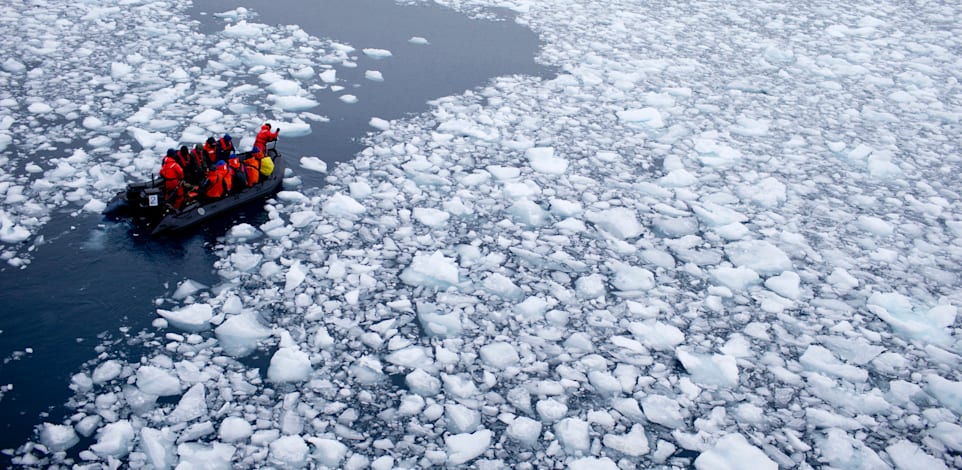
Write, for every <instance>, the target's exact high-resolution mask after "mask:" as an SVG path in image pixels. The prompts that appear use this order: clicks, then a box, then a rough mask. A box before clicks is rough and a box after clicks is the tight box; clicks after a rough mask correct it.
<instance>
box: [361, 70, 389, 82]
mask: <svg viewBox="0 0 962 470" xmlns="http://www.w3.org/2000/svg"><path fill="white" fill-rule="evenodd" d="M364 78H366V79H368V80H370V81H372V82H383V81H384V75H381V72H378V71H377V70H368V71H365V72H364Z"/></svg>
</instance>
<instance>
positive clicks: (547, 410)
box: [535, 398, 568, 423]
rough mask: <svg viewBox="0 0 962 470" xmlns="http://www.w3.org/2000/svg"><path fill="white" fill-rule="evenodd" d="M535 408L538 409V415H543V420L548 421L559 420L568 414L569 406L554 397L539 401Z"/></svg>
mask: <svg viewBox="0 0 962 470" xmlns="http://www.w3.org/2000/svg"><path fill="white" fill-rule="evenodd" d="M535 409H536V410H537V411H538V416H539V417H541V420H542V421H545V422H547V423H553V422H555V421H558V420H559V419H561V418H564V416H565V415H566V414H568V407H567V406H566V405H565V404H564V403H561V402H559V401H557V400H555V399H553V398H549V399H547V400H540V401H538V403H537V404H536V405H535Z"/></svg>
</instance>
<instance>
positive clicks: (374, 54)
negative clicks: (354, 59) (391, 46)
mask: <svg viewBox="0 0 962 470" xmlns="http://www.w3.org/2000/svg"><path fill="white" fill-rule="evenodd" d="M361 52H363V53H364V55H366V56H368V57H370V58H372V59H374V60H379V59H384V58H387V57H391V51H389V50H387V49H375V48H366V49H361Z"/></svg>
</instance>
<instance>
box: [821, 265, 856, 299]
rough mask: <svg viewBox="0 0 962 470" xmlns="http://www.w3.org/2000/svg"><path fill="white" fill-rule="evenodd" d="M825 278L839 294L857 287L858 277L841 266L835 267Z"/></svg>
mask: <svg viewBox="0 0 962 470" xmlns="http://www.w3.org/2000/svg"><path fill="white" fill-rule="evenodd" d="M826 280H827V281H828V282H829V283H831V284H832V287H833V288H834V289H835V291H836V292H838V293H839V294H846V293H848V292H850V291H851V290H852V289H854V288H856V287H858V279H856V278H855V277H853V276H852V275H851V274H849V273H848V271H846V270H845V269H842V268H835V270H834V271H832V274H830V275H829V276H828V278H827V279H826Z"/></svg>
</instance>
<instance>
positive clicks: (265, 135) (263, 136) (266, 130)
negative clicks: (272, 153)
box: [254, 123, 281, 152]
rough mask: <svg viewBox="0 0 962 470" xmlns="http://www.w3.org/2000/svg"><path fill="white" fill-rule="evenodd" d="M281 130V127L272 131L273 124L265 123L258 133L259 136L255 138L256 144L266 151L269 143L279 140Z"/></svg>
mask: <svg viewBox="0 0 962 470" xmlns="http://www.w3.org/2000/svg"><path fill="white" fill-rule="evenodd" d="M280 132H281V130H280V129H277V130H276V131H274V132H271V124H270V123H264V125H263V126H261V131H260V132H258V133H257V138H256V139H254V146H255V147H257V148H259V149H261V150H262V151H265V152H266V151H267V143H268V142H273V141H275V140H277V134H279V133H280Z"/></svg>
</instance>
